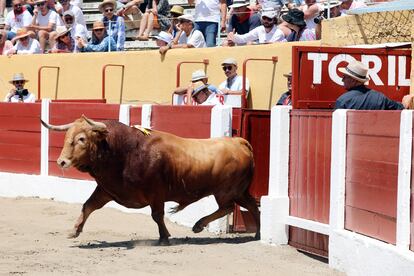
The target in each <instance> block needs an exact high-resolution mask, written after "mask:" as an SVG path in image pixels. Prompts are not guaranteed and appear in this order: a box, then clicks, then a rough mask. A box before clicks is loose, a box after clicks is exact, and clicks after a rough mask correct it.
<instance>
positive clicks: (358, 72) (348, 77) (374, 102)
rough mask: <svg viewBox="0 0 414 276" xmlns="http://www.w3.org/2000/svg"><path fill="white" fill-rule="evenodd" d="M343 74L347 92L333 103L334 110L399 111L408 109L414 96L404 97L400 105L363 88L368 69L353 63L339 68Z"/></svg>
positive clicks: (363, 65)
mask: <svg viewBox="0 0 414 276" xmlns="http://www.w3.org/2000/svg"><path fill="white" fill-rule="evenodd" d="M338 70H339V72H341V73H343V74H344V76H343V77H342V81H343V83H344V87H345V89H346V90H347V92H345V93H344V94H342V95H341V96H340V97H339V98H338V99H337V100H336V102H335V109H358V110H401V109H405V108H408V107H409V105H410V103H411V101H412V99H413V96H414V95H405V96H404V97H403V99H402V103H399V102H395V101H393V100H391V99H389V98H387V97H386V96H385V95H384V94H382V93H381V92H378V91H375V90H373V89H370V88H368V87H366V86H365V83H366V82H368V81H369V77H368V67H367V66H366V65H365V64H363V63H361V62H359V61H353V62H350V63H349V64H348V66H347V67H345V68H339V69H338Z"/></svg>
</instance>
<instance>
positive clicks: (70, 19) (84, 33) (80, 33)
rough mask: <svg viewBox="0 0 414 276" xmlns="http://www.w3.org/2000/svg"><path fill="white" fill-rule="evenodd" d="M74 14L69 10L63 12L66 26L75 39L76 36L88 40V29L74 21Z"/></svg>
mask: <svg viewBox="0 0 414 276" xmlns="http://www.w3.org/2000/svg"><path fill="white" fill-rule="evenodd" d="M75 19H76V17H75V14H74V13H73V12H72V11H71V10H68V11H65V12H64V13H63V22H64V23H65V26H66V28H68V29H70V35H71V37H72V38H73V39H74V40H75V41H76V38H77V37H80V38H82V39H83V40H84V41H88V30H87V29H86V27H85V26H84V25H81V24H79V23H76V21H75Z"/></svg>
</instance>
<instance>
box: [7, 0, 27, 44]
mask: <svg viewBox="0 0 414 276" xmlns="http://www.w3.org/2000/svg"><path fill="white" fill-rule="evenodd" d="M4 23H5V25H4V29H5V30H6V31H8V32H7V39H8V40H12V39H13V38H14V37H15V36H16V33H17V30H18V29H21V28H26V27H27V26H29V25H30V24H32V15H31V14H30V12H29V11H27V10H26V8H25V7H24V2H23V0H13V10H12V11H10V12H9V13H7V15H6V19H5V22H4Z"/></svg>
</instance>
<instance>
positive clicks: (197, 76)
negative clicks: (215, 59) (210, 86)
mask: <svg viewBox="0 0 414 276" xmlns="http://www.w3.org/2000/svg"><path fill="white" fill-rule="evenodd" d="M206 78H207V75H206V73H205V72H204V70H197V71H194V72H193V74H192V75H191V81H192V82H196V81H199V80H202V79H206Z"/></svg>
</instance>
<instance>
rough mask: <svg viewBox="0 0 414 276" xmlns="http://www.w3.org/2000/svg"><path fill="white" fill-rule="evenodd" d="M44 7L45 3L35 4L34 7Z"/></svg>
mask: <svg viewBox="0 0 414 276" xmlns="http://www.w3.org/2000/svg"><path fill="white" fill-rule="evenodd" d="M44 5H46V2H42V3H39V4H36V7H43V6H44Z"/></svg>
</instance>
